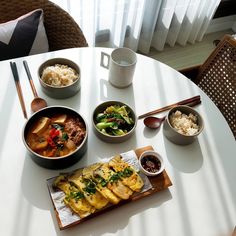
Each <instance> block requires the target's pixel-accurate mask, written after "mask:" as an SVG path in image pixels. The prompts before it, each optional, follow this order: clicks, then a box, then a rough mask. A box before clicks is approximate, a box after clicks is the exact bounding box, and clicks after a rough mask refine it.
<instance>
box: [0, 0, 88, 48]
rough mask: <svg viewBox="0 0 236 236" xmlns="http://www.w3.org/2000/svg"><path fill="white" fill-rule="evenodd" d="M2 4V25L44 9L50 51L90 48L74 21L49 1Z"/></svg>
mask: <svg viewBox="0 0 236 236" xmlns="http://www.w3.org/2000/svg"><path fill="white" fill-rule="evenodd" d="M0 4H1V7H0V23H3V22H6V21H9V20H13V19H16V18H18V17H19V16H21V15H24V14H26V13H28V12H30V11H32V10H35V9H38V8H41V9H43V11H44V25H45V29H46V33H47V37H48V42H49V49H50V51H55V50H60V49H64V48H73V47H86V46H88V44H87V41H86V39H85V37H84V35H83V32H82V31H81V29H80V27H79V26H78V24H77V23H76V22H75V21H74V19H73V18H72V17H71V16H70V15H69V14H68V13H67V12H66V11H64V10H63V9H62V8H60V7H59V6H57V5H56V4H54V3H52V2H50V1H48V0H36V1H34V0H8V1H5V0H0ZM78 12H79V9H78Z"/></svg>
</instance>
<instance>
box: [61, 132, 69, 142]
mask: <svg viewBox="0 0 236 236" xmlns="http://www.w3.org/2000/svg"><path fill="white" fill-rule="evenodd" d="M68 138H69V137H68V134H67V133H65V132H64V133H62V137H61V139H62V140H64V141H66V140H68Z"/></svg>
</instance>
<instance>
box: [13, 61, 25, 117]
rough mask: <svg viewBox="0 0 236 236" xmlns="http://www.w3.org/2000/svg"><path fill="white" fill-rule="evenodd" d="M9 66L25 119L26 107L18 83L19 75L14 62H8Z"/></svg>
mask: <svg viewBox="0 0 236 236" xmlns="http://www.w3.org/2000/svg"><path fill="white" fill-rule="evenodd" d="M10 66H11V70H12V74H13V77H14V80H15V85H16V90H17V93H18V97H19V100H20V105H21V109H22V111H23V114H24V117H25V119H27V112H26V108H25V102H24V98H23V94H22V90H21V85H20V80H19V75H18V71H17V67H16V63H15V62H10Z"/></svg>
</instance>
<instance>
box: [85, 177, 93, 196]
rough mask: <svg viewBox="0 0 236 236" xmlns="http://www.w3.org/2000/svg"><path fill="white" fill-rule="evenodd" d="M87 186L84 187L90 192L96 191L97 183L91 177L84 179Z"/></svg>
mask: <svg viewBox="0 0 236 236" xmlns="http://www.w3.org/2000/svg"><path fill="white" fill-rule="evenodd" d="M84 183H85V185H86V187H85V188H84V189H83V190H84V191H85V192H87V193H88V194H95V193H96V184H95V183H94V182H93V181H92V180H91V179H84Z"/></svg>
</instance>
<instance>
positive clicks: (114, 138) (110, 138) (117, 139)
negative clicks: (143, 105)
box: [92, 101, 137, 143]
mask: <svg viewBox="0 0 236 236" xmlns="http://www.w3.org/2000/svg"><path fill="white" fill-rule="evenodd" d="M110 106H120V107H122V106H125V108H126V110H127V112H128V115H129V117H130V118H131V120H132V121H133V123H132V125H130V127H129V129H128V131H127V133H125V134H119V135H111V134H108V133H105V132H103V131H102V129H99V128H98V123H99V122H98V121H97V116H98V115H99V114H102V113H103V112H104V111H105V110H106V109H107V108H108V107H110ZM92 123H93V130H94V132H95V134H96V136H97V137H98V138H100V139H101V140H102V141H104V142H108V143H121V142H125V141H126V140H128V139H129V138H130V137H131V136H132V135H133V134H134V131H135V128H136V125H137V116H136V114H135V112H134V110H133V109H132V108H131V107H130V106H129V105H127V104H125V103H123V102H119V101H107V102H104V103H101V104H100V105H98V106H97V107H96V108H95V110H94V112H93V116H92Z"/></svg>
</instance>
